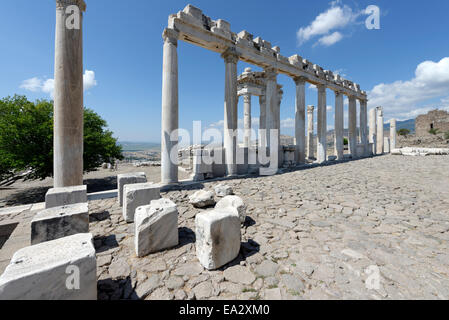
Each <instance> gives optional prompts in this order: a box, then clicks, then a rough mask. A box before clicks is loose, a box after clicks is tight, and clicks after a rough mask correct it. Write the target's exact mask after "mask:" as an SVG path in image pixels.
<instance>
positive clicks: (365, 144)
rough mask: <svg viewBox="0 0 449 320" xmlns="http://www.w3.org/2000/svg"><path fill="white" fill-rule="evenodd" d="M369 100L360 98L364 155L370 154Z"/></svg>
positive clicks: (361, 140)
mask: <svg viewBox="0 0 449 320" xmlns="http://www.w3.org/2000/svg"><path fill="white" fill-rule="evenodd" d="M367 112H368V111H367V100H360V143H361V144H362V145H363V156H365V157H366V156H368V153H369V150H368V113H367Z"/></svg>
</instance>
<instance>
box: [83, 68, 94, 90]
mask: <svg viewBox="0 0 449 320" xmlns="http://www.w3.org/2000/svg"><path fill="white" fill-rule="evenodd" d="M83 82H84V91H87V90H89V89H90V88H92V87H95V86H96V85H97V80H95V72H94V71H91V70H86V71H85V72H84V75H83Z"/></svg>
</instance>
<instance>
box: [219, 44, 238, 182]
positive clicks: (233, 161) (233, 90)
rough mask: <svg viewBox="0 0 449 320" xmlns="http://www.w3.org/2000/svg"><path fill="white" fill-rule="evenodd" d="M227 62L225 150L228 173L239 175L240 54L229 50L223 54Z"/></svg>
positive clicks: (229, 174)
mask: <svg viewBox="0 0 449 320" xmlns="http://www.w3.org/2000/svg"><path fill="white" fill-rule="evenodd" d="M222 58H223V59H224V61H225V69H226V71H225V101H224V149H225V159H226V173H227V175H228V176H235V175H237V125H238V123H237V122H238V117H237V102H238V100H237V99H238V98H237V62H238V61H239V57H238V54H237V52H236V50H235V49H234V48H229V49H228V50H226V51H225V52H224V53H223V54H222Z"/></svg>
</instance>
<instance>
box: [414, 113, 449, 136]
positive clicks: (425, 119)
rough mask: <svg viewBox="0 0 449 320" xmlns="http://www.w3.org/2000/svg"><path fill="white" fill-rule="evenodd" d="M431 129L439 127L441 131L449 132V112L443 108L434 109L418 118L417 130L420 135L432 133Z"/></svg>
mask: <svg viewBox="0 0 449 320" xmlns="http://www.w3.org/2000/svg"><path fill="white" fill-rule="evenodd" d="M431 129H438V131H439V132H440V133H443V132H449V113H448V112H447V111H443V110H433V111H430V112H429V113H428V114H426V115H421V116H418V117H417V118H416V121H415V130H416V135H417V136H418V137H419V136H423V137H424V136H428V135H430V133H429V130H431Z"/></svg>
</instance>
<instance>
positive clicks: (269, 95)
mask: <svg viewBox="0 0 449 320" xmlns="http://www.w3.org/2000/svg"><path fill="white" fill-rule="evenodd" d="M163 38H164V54H163V57H164V62H163V89H162V144H161V152H162V154H161V164H162V173H161V175H162V182H163V183H165V184H170V183H177V181H178V172H177V170H178V166H177V163H176V161H175V160H176V159H174V158H175V155H177V143H178V138H177V136H174V135H173V134H172V133H173V132H174V131H175V130H176V129H178V65H177V39H178V34H177V33H176V32H174V31H173V30H165V31H164V33H163ZM222 58H223V59H224V62H225V99H224V149H225V160H226V173H227V175H228V176H233V175H236V174H237V165H236V153H237V136H236V130H237V126H238V115H237V104H238V95H237V63H238V61H239V56H238V53H237V52H236V50H235V49H234V48H229V49H228V50H226V51H225V52H224V53H223V54H222ZM264 71H265V79H266V90H265V95H264V96H263V97H260V104H261V112H260V129H265V130H266V136H265V137H263V138H262V141H261V143H263V144H264V145H266V146H267V147H268V148H270V146H271V144H272V143H276V142H277V145H278V146H280V134H279V129H280V105H279V104H280V99H279V96H278V94H279V93H278V90H277V70H276V69H274V68H266V69H265V70H264ZM293 80H294V81H295V84H296V114H295V140H296V154H297V160H296V161H297V162H298V163H304V162H305V158H306V138H305V129H306V128H305V110H306V105H305V85H306V82H307V81H306V79H305V78H295V79H293ZM317 88H318V112H317V114H318V121H317V124H318V125H317V131H318V137H317V161H318V162H325V161H326V160H327V102H326V86H324V85H318V86H317ZM335 97H336V99H335V101H336V103H335V108H336V110H335V111H336V112H335V133H336V134H335V136H336V138H335V139H336V141H335V142H336V143H335V149H336V155H337V158H338V159H342V158H343V125H344V124H343V93H341V92H336V93H335ZM262 106H263V107H262ZM360 106H361V107H360V124H361V130H360V136H361V143H362V144H364V145H365V146H366V147H365V150H366V151H368V138H367V127H366V126H367V114H366V112H367V110H366V101H365V100H361V101H360ZM311 110H312V109H311V108H309V109H308V112H310V111H311ZM356 114H357V110H356V98H355V97H349V119H350V121H349V131H350V135H349V140H350V151H351V153H352V154H353V155H355V153H356V147H357V134H356V124H357V123H356ZM244 115H245V119H244V126H245V127H244V132H245V134H244V145H245V146H249V145H250V141H251V134H250V132H251V102H250V97H245V98H244ZM310 121H311V117H309V126H308V130H309V132H308V136H309V144H310V143H311V141H310V140H311V137H313V120H312V123H310ZM272 129H277V130H278V131H277V132H278V134H277V141H276V140H272V139H271V137H270V135H271V130H272ZM273 138H274V137H273ZM263 140H265V141H263ZM307 156H308V157H309V158H311V157H313V155H311V154H310V151H309V154H308V155H307Z"/></svg>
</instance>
